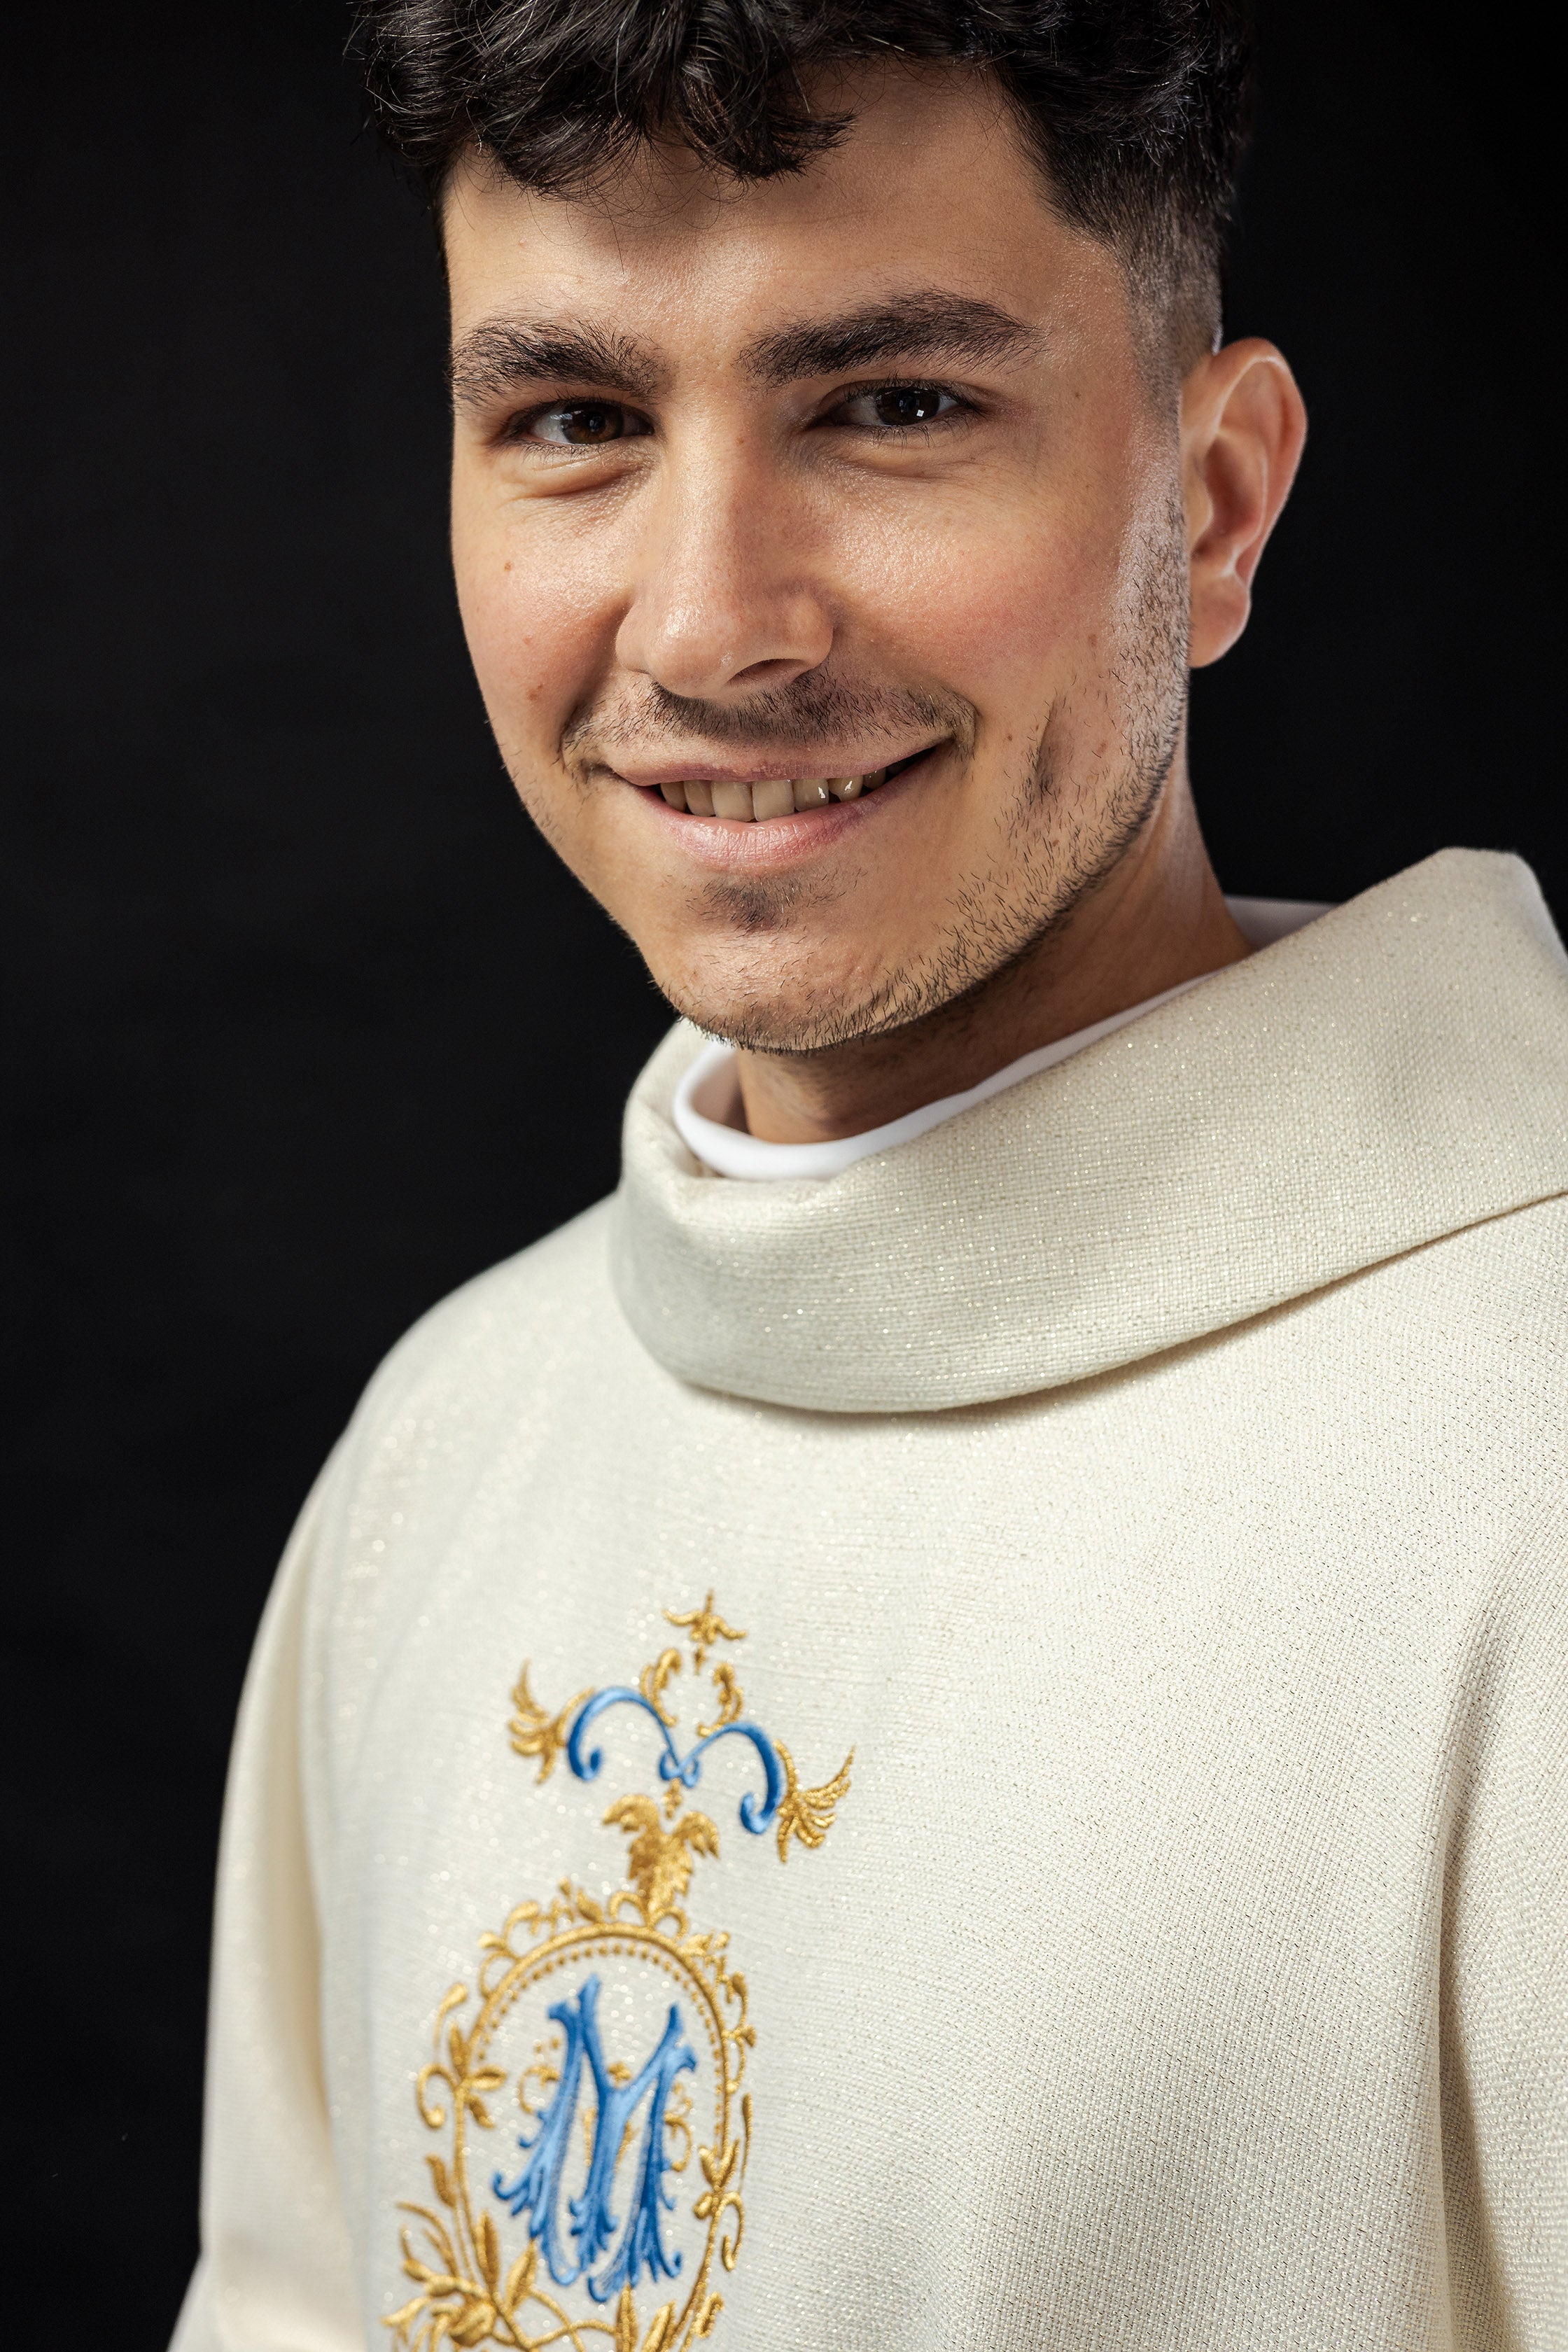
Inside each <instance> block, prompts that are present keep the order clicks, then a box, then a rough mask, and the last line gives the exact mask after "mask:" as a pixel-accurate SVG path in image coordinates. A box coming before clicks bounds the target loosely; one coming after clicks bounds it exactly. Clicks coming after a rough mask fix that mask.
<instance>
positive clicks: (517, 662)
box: [452, 488, 614, 754]
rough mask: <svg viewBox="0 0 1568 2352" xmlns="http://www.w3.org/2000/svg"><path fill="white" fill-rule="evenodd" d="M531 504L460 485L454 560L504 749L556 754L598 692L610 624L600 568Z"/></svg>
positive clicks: (472, 645) (477, 670) (474, 655)
mask: <svg viewBox="0 0 1568 2352" xmlns="http://www.w3.org/2000/svg"><path fill="white" fill-rule="evenodd" d="M541 520H544V518H542V517H541V516H540V515H539V514H538V513H537V512H534V513H530V512H529V511H528V509H526V508H523V509H510V510H509V509H505V508H502V509H500V511H499V512H497V511H493V510H491V511H487V510H485V509H483V508H482V507H479V506H478V502H477V501H475V500H472V499H465V498H464V497H463V495H462V493H461V490H460V489H458V488H455V490H454V497H453V502H452V569H453V573H454V576H455V578H456V582H457V589H458V611H459V613H460V614H461V615H462V622H463V634H464V635H465V637H466V638H467V640H468V652H469V656H470V657H471V659H472V661H473V665H474V674H475V676H476V677H477V678H478V680H479V691H480V693H481V694H482V695H483V697H484V701H485V708H486V709H487V711H488V712H489V719H490V724H491V726H492V727H493V728H494V730H495V732H496V737H497V740H498V741H499V742H500V746H501V749H502V751H503V753H504V752H506V751H508V750H509V749H510V747H511V746H513V745H515V746H516V747H518V748H519V749H520V750H521V749H523V748H524V747H526V748H527V749H529V750H530V751H534V752H537V751H540V750H541V749H542V748H544V749H547V750H548V751H549V752H550V753H551V754H552V753H553V751H554V750H555V747H556V745H557V743H558V742H559V740H560V736H561V731H562V729H563V726H564V725H565V723H566V720H567V719H569V718H570V717H571V715H572V713H573V711H574V709H577V708H578V706H579V705H580V703H581V702H582V701H583V699H584V697H585V695H586V694H587V693H588V692H589V691H590V689H591V688H592V684H593V680H594V675H595V667H596V664H597V661H598V659H599V656H600V654H601V651H602V646H603V642H604V638H605V629H606V627H607V628H608V630H609V634H610V635H611V636H612V637H613V634H614V625H613V616H611V615H607V614H604V613H602V612H601V611H600V610H599V609H598V608H599V605H600V603H601V595H600V594H599V593H595V584H594V580H593V571H592V567H590V566H588V565H586V564H574V562H572V560H571V555H572V551H571V550H570V549H569V548H567V549H563V548H561V547H559V546H556V545H552V544H551V543H550V541H551V534H550V532H549V531H548V530H540V529H538V528H537V527H536V526H537V525H538V523H539V522H540V521H541Z"/></svg>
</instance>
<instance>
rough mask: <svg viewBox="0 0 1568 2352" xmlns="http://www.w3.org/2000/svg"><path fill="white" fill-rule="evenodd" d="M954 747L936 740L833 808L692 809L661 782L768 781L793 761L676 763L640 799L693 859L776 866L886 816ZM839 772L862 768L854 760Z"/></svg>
mask: <svg viewBox="0 0 1568 2352" xmlns="http://www.w3.org/2000/svg"><path fill="white" fill-rule="evenodd" d="M947 748H948V747H947V745H946V744H945V743H933V744H932V745H931V748H930V750H929V751H924V752H921V753H918V754H917V755H916V756H915V758H914V761H913V763H912V764H911V765H910V767H908V768H905V769H903V770H901V771H900V773H899V774H898V775H896V776H889V779H888V781H887V782H886V783H885V784H879V785H878V787H877V790H876V791H875V792H874V793H861V794H860V797H859V798H858V800H853V801H831V802H829V803H828V805H827V806H826V808H817V809H802V810H799V811H797V813H796V814H795V815H794V816H770V817H763V819H761V820H760V821H759V822H755V823H751V822H748V821H747V820H746V819H745V818H742V817H721V816H692V815H690V814H689V813H688V812H686V811H685V810H681V809H672V808H671V807H670V806H669V804H668V802H667V801H665V800H664V799H662V798H661V797H660V794H659V792H658V784H659V783H660V782H669V783H679V782H683V781H684V780H685V778H687V777H688V776H694V777H696V778H698V779H699V780H700V782H704V783H706V782H713V783H728V782H736V783H761V782H767V781H771V780H772V779H773V778H777V777H782V776H784V775H788V774H794V773H797V772H798V769H795V770H791V769H785V768H775V769H773V770H772V771H771V772H766V773H764V772H761V771H759V770H757V769H755V768H753V769H750V770H748V771H747V772H745V773H744V774H742V773H740V772H738V771H737V770H735V769H733V768H730V769H725V768H712V767H703V766H700V765H694V766H691V767H686V768H674V769H669V770H667V771H665V772H663V773H662V774H661V775H660V776H659V777H658V778H653V777H649V778H648V780H647V785H648V788H647V789H645V790H641V791H639V792H638V793H637V805H638V809H639V812H640V813H641V822H642V823H644V824H656V825H658V827H659V829H660V831H661V832H662V833H663V835H665V846H666V847H667V848H668V849H670V850H673V851H674V852H675V853H676V855H677V856H684V857H686V858H689V860H690V861H691V863H692V864H693V865H697V866H705V867H706V868H707V869H708V870H709V871H710V873H726V872H730V873H732V872H736V871H742V872H745V873H751V874H756V873H762V872H768V871H773V870H776V869H777V868H778V867H780V866H800V865H804V864H805V863H806V861H807V860H808V859H811V858H815V857H820V856H824V855H825V854H826V853H827V852H829V851H831V850H833V849H836V848H837V847H838V845H840V844H841V843H842V842H843V841H845V840H846V839H847V838H848V837H849V836H850V835H853V834H855V833H856V832H857V831H858V830H860V829H861V828H863V827H864V826H866V825H868V824H878V823H879V822H880V821H881V820H882V819H883V818H885V817H886V815H887V814H888V813H889V809H891V808H893V807H896V806H897V805H898V803H900V801H902V800H903V799H904V797H905V794H906V791H914V790H917V789H918V788H919V786H920V785H921V782H923V781H924V780H925V779H926V778H927V777H928V776H929V775H930V774H931V768H932V764H933V761H934V758H935V756H936V755H937V754H939V753H940V752H942V751H945V750H946V749H947ZM907 756H908V755H907V754H906V757H907ZM868 764H875V763H868ZM617 772H618V771H617ZM835 772H836V773H837V774H841V775H843V774H847V775H854V774H856V773H858V772H859V771H857V770H856V769H855V768H854V767H852V766H846V767H844V768H842V769H838V770H837V771H835ZM628 781H629V779H628Z"/></svg>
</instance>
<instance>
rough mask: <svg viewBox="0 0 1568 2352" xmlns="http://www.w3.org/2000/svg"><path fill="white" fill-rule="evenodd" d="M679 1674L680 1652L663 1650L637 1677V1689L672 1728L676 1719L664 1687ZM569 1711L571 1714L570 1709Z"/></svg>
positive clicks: (574, 1702)
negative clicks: (669, 1707)
mask: <svg viewBox="0 0 1568 2352" xmlns="http://www.w3.org/2000/svg"><path fill="white" fill-rule="evenodd" d="M679 1672H680V1652H679V1650H661V1651H660V1652H659V1654H658V1657H657V1658H655V1660H654V1662H653V1664H651V1665H650V1666H645V1667H644V1668H643V1670H642V1673H641V1674H640V1675H638V1677H637V1688H638V1690H640V1691H641V1693H642V1695H643V1696H644V1698H646V1699H647V1703H648V1705H649V1706H651V1707H652V1709H653V1711H654V1713H655V1715H657V1716H658V1719H659V1721H660V1723H662V1724H665V1725H667V1726H669V1727H673V1726H674V1724H675V1720H676V1718H675V1717H674V1716H673V1715H671V1713H670V1711H669V1709H668V1707H667V1706H666V1705H665V1703H664V1686H665V1685H666V1683H667V1682H668V1680H669V1678H670V1676H671V1675H678V1674H679ZM583 1696H584V1698H586V1697H587V1696H588V1694H587V1692H586V1691H584V1693H583ZM576 1704H577V1702H576V1700H575V1699H574V1700H573V1702H572V1705H573V1706H576ZM567 1711H568V1713H570V1712H571V1710H570V1708H569V1709H568V1710H567Z"/></svg>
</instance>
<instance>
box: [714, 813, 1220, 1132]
mask: <svg viewBox="0 0 1568 2352" xmlns="http://www.w3.org/2000/svg"><path fill="white" fill-rule="evenodd" d="M1249 953H1250V949H1249V947H1248V944H1247V940H1246V939H1245V938H1244V937H1243V936H1242V933H1241V931H1240V930H1239V929H1237V925H1236V922H1235V921H1234V919H1232V916H1231V913H1230V910H1229V908H1227V907H1226V903H1225V899H1224V898H1223V896H1222V895H1221V891H1220V887H1219V883H1218V881H1217V880H1216V878H1215V872H1214V868H1213V866H1211V865H1210V864H1209V860H1208V853H1207V851H1206V850H1205V847H1204V843H1203V836H1202V835H1201V833H1200V832H1199V829H1198V821H1197V814H1196V812H1195V810H1194V806H1193V801H1192V795H1191V793H1190V792H1189V790H1188V788H1187V782H1186V777H1185V773H1184V771H1183V770H1181V769H1180V768H1178V769H1177V770H1176V771H1174V772H1173V773H1172V776H1171V778H1170V781H1169V782H1168V783H1167V785H1166V787H1165V790H1164V793H1163V795H1162V797H1161V801H1160V805H1159V807H1158V809H1157V810H1156V811H1155V814H1154V815H1153V817H1152V819H1151V821H1150V822H1149V824H1146V825H1145V826H1144V828H1143V830H1142V833H1141V834H1140V835H1138V838H1137V839H1136V841H1134V842H1133V843H1132V844H1131V846H1130V847H1129V848H1128V850H1127V851H1126V852H1125V854H1124V855H1123V856H1122V857H1121V859H1120V861H1119V862H1118V864H1117V865H1116V866H1114V867H1113V868H1112V870H1111V872H1110V874H1109V875H1108V876H1107V877H1105V879H1104V880H1103V881H1102V882H1101V883H1100V885H1099V886H1098V887H1096V888H1095V889H1094V890H1092V891H1091V892H1089V895H1088V896H1087V897H1086V898H1084V900H1083V901H1082V902H1081V904H1080V905H1079V906H1078V907H1077V908H1074V909H1073V911H1072V913H1071V914H1070V916H1069V917H1068V919H1067V921H1066V922H1064V923H1063V924H1062V925H1061V926H1060V927H1059V929H1058V928H1054V927H1053V929H1051V930H1050V931H1048V932H1047V934H1046V936H1045V938H1044V939H1042V940H1040V941H1039V942H1038V943H1037V946H1036V947H1035V948H1033V949H1032V950H1030V951H1029V952H1028V953H1027V954H1026V955H1025V956H1023V957H1021V958H1020V959H1019V960H1018V961H1016V963H1013V964H1011V965H1009V966H1008V968H1007V970H1006V971H1005V972H1003V973H1000V974H998V976H997V978H996V979H995V980H994V981H993V982H990V983H988V984H987V986H985V987H984V988H983V989H980V990H977V991H976V992H974V993H973V994H972V995H970V996H967V997H965V998H964V999H963V1000H962V1002H961V1003H957V1004H954V1005H944V1006H942V1007H941V1008H939V1010H938V1011H937V1012H935V1013H929V1014H927V1015H926V1016H925V1017H924V1018H923V1019H922V1020H920V1021H915V1022H911V1023H910V1024H908V1025H907V1026H906V1027H904V1028H901V1029H896V1030H893V1031H891V1032H889V1034H887V1035H885V1036H877V1037H864V1038H857V1039H856V1040H854V1041H853V1042H852V1043H851V1044H849V1045H834V1046H830V1047H827V1048H826V1049H824V1050H823V1051H821V1052H818V1053H813V1054H755V1053H742V1054H740V1055H737V1062H738V1065H739V1075H740V1084H741V1101H742V1107H743V1109H744V1112H745V1118H746V1125H747V1127H748V1128H749V1129H750V1130H751V1132H752V1134H753V1135H755V1136H758V1137H761V1138H762V1139H763V1140H764V1141H766V1142H769V1143H821V1142H826V1141H828V1140H831V1139H834V1138H837V1137H838V1136H845V1135H861V1134H864V1133H865V1132H866V1130H867V1129H869V1128H873V1127H881V1126H883V1125H884V1124H885V1123H886V1122H887V1121H888V1120H889V1119H895V1118H902V1117H903V1116H904V1114H905V1113H906V1112H908V1111H911V1110H919V1109H920V1108H922V1106H923V1105H925V1104H926V1103H930V1102H937V1101H940V1100H941V1099H942V1097H944V1096H946V1095H953V1094H962V1093H963V1091H964V1090H965V1089H966V1088H967V1087H973V1086H978V1085H979V1084H980V1082H981V1080H982V1079H984V1078H988V1077H990V1076H992V1075H993V1073H994V1072H995V1071H997V1070H1002V1069H1005V1068H1006V1067H1007V1066H1008V1065H1009V1063H1012V1062H1016V1061H1017V1060H1018V1059H1019V1057H1020V1056H1021V1055H1025V1054H1028V1053H1032V1052H1034V1051H1035V1049H1036V1048H1037V1047H1038V1046H1041V1045H1054V1044H1055V1043H1056V1042H1057V1040H1058V1038H1061V1037H1070V1036H1072V1035H1074V1034H1076V1033H1077V1032H1078V1031H1079V1029H1087V1028H1088V1027H1089V1026H1090V1024H1092V1023H1094V1022H1097V1021H1104V1020H1108V1019H1109V1018H1110V1015H1111V1014H1112V1013H1121V1012H1125V1011H1126V1009H1127V1008H1128V1006H1129V1005H1133V1004H1142V1003H1144V1002H1145V1001H1146V1000H1147V999H1148V998H1150V997H1152V996H1160V995H1163V992H1165V991H1166V990H1167V989H1171V988H1178V987H1180V986H1181V984H1182V982H1184V981H1189V980H1200V979H1202V977H1203V976H1204V974H1205V972H1210V971H1219V970H1220V968H1221V967H1222V966H1223V965H1225V964H1230V963H1238V962H1239V961H1241V959H1242V957H1243V956H1245V955H1247V954H1249Z"/></svg>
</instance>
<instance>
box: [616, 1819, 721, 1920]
mask: <svg viewBox="0 0 1568 2352" xmlns="http://www.w3.org/2000/svg"><path fill="white" fill-rule="evenodd" d="M605 1827H606V1828H608V1829H619V1830H625V1831H626V1832H628V1834H630V1835H631V1840H632V1842H631V1845H630V1847H629V1848H628V1849H627V1853H626V1876H627V1877H628V1878H629V1879H630V1881H631V1883H632V1885H633V1887H634V1888H635V1889H636V1891H637V1901H638V1902H639V1903H640V1904H641V1906H642V1915H643V1917H644V1918H645V1919H646V1920H647V1924H648V1926H649V1927H657V1926H658V1922H659V1921H660V1920H661V1919H662V1918H664V1917H665V1916H667V1915H668V1913H669V1912H671V1911H673V1910H674V1909H675V1906H676V1903H677V1902H678V1900H679V1898H680V1897H681V1896H682V1895H684V1894H685V1893H686V1890H687V1888H688V1887H689V1885H690V1884H691V1864H692V1860H693V1857H694V1856H695V1855H697V1854H700V1853H705V1854H709V1855H710V1856H711V1857H712V1859H713V1860H714V1861H715V1862H716V1861H717V1860H718V1858H719V1832H718V1831H717V1830H716V1829H715V1828H714V1826H713V1824H712V1822H710V1820H709V1818H708V1816H707V1814H706V1813H688V1814H687V1816H686V1819H685V1820H684V1821H683V1822H676V1824H675V1827H674V1828H673V1829H672V1830H666V1829H664V1828H661V1826H660V1824H659V1818H658V1806H657V1805H656V1804H655V1802H654V1801H653V1799H652V1798H651V1797H621V1798H618V1799H617V1800H616V1803H615V1804H613V1805H612V1806H611V1807H610V1810H609V1811H608V1812H607V1813H606V1814H605Z"/></svg>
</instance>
